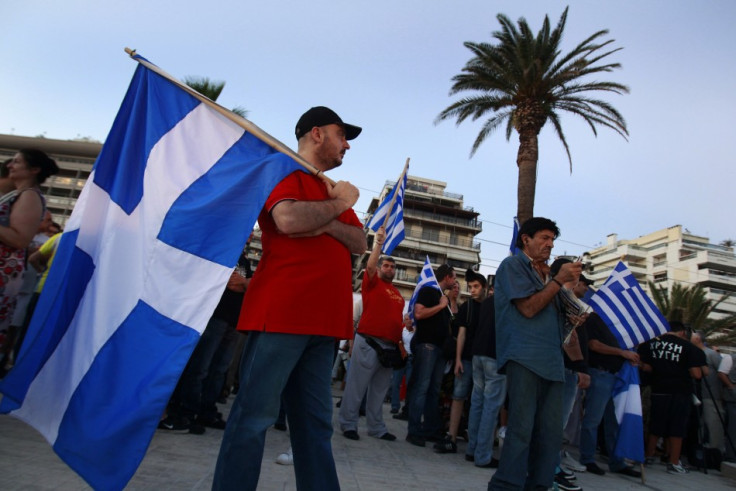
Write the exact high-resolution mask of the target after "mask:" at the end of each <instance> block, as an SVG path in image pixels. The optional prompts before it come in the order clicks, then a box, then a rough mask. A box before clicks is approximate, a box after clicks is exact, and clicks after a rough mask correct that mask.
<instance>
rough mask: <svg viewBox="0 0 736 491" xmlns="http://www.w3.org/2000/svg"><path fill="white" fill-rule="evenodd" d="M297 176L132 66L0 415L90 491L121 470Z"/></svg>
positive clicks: (119, 483) (139, 447)
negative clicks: (29, 430)
mask: <svg viewBox="0 0 736 491" xmlns="http://www.w3.org/2000/svg"><path fill="white" fill-rule="evenodd" d="M296 169H301V167H300V166H299V165H298V164H297V163H296V162H295V161H294V160H293V159H292V158H290V157H288V156H287V155H284V154H281V153H277V152H276V151H274V150H273V149H271V147H269V146H267V145H266V144H265V143H263V142H262V141H261V140H258V139H256V138H255V137H254V136H252V135H251V134H248V133H245V131H244V130H243V129H242V128H241V127H240V126H238V125H236V124H235V123H233V122H232V121H230V120H228V119H227V118H225V117H224V116H222V115H220V114H219V113H217V112H216V111H215V110H214V109H212V108H210V107H209V106H207V105H205V104H203V103H200V102H199V101H198V100H197V99H196V98H195V97H193V96H191V95H190V94H188V93H186V92H185V91H184V90H182V89H181V88H179V87H177V86H176V85H175V84H173V83H172V82H170V81H168V80H166V79H165V78H163V77H162V76H160V75H157V74H156V73H154V72H153V71H151V70H149V69H147V68H145V67H143V66H138V68H137V70H136V72H135V74H134V76H133V80H132V82H131V84H130V87H129V88H128V92H127V94H126V95H125V99H124V100H123V103H122V105H121V107H120V111H119V112H118V115H117V116H116V118H115V121H114V123H113V126H112V129H111V130H110V134H109V135H108V137H107V140H106V142H105V145H104V147H103V148H102V151H101V153H100V155H99V157H98V159H97V161H96V162H95V165H94V167H93V171H92V174H91V175H90V177H89V179H88V180H87V183H86V185H85V187H84V189H83V190H82V193H81V195H80V197H79V200H78V202H77V205H76V207H75V208H74V212H73V213H72V216H71V218H70V219H69V222H68V224H67V226H66V230H65V232H64V234H63V235H62V237H61V240H60V243H59V247H58V250H57V252H56V257H55V259H54V263H53V267H52V268H51V271H50V274H49V277H48V280H47V281H46V285H45V287H44V289H43V294H42V295H41V298H40V300H39V303H38V306H37V308H36V310H35V313H34V316H33V319H32V321H31V325H30V327H29V331H28V334H27V337H26V339H25V342H24V344H23V348H22V351H21V353H20V355H19V358H18V360H17V363H16V365H15V367H14V368H13V370H12V371H11V372H10V374H8V376H7V377H6V378H5V379H4V380H3V381H2V383H1V385H0V392H2V393H3V394H4V397H3V399H2V403H1V404H0V412H3V413H10V414H11V415H13V416H15V417H17V418H19V419H21V420H23V421H25V422H27V423H28V424H30V425H31V426H33V427H34V428H36V429H37V430H38V431H39V432H40V433H41V434H42V435H43V436H44V437H45V438H46V440H48V442H49V443H50V444H51V445H52V446H53V449H54V451H55V452H56V453H57V454H58V455H59V456H60V457H61V458H62V459H63V460H64V461H65V462H66V463H67V464H68V465H69V466H70V467H71V468H72V469H74V470H75V471H76V472H77V473H78V474H79V475H80V476H82V477H83V478H84V479H85V480H86V481H87V482H88V483H89V484H90V486H92V487H93V488H94V489H122V488H123V487H125V485H126V483H127V482H128V481H129V480H130V478H131V477H132V476H133V474H134V473H135V471H136V469H137V468H138V465H139V464H140V462H141V460H142V459H143V457H144V455H145V453H146V450H147V448H148V445H149V443H150V441H151V438H152V437H153V434H154V431H155V430H156V426H157V424H158V422H159V419H160V418H161V415H162V414H163V413H164V410H165V407H166V404H167V401H168V400H169V396H170V395H171V393H172V392H173V390H174V387H175V385H176V382H177V380H178V378H179V375H180V374H181V372H182V370H183V369H184V366H185V365H186V363H187V360H188V359H189V356H190V354H191V353H192V350H193V349H194V347H195V345H196V344H197V341H198V339H199V336H200V334H201V333H202V331H204V328H205V326H206V324H207V322H208V320H209V318H210V316H211V314H212V312H213V311H214V309H215V306H216V305H217V303H218V301H219V299H220V296H221V294H222V292H223V290H224V289H225V285H226V283H227V280H228V278H229V276H230V273H231V272H232V271H233V268H234V267H235V264H236V262H237V259H238V256H239V254H240V252H241V251H242V249H243V246H244V245H245V243H246V240H247V239H248V235H249V234H250V233H251V229H252V226H253V224H254V223H255V221H256V218H257V216H258V213H259V211H260V210H261V208H262V206H263V203H264V202H265V200H266V198H267V197H268V195H269V193H270V192H271V190H272V189H273V187H274V186H275V185H276V184H277V183H278V182H279V181H280V180H281V179H283V178H284V177H285V176H286V175H288V174H289V173H291V172H293V171H294V170H296Z"/></svg>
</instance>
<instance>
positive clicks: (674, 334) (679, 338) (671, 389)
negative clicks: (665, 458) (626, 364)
mask: <svg viewBox="0 0 736 491" xmlns="http://www.w3.org/2000/svg"><path fill="white" fill-rule="evenodd" d="M670 328H671V332H668V333H666V334H663V335H662V336H660V337H659V338H654V339H652V340H650V341H648V342H646V343H643V344H642V345H641V346H640V347H639V355H640V356H641V362H642V369H643V370H644V371H645V372H651V374H652V378H651V385H652V409H651V418H650V425H649V438H648V440H647V446H646V460H647V463H651V462H652V461H653V459H654V451H655V450H656V446H657V440H658V439H659V438H660V437H663V438H667V439H668V442H669V452H670V462H669V463H668V464H667V472H668V473H670V474H686V473H687V472H688V470H687V469H686V468H685V467H683V466H682V464H681V463H680V453H681V451H682V439H683V437H684V436H685V434H686V432H687V421H688V418H689V416H690V406H691V404H692V393H693V383H692V380H693V379H697V380H699V379H700V378H701V377H702V372H701V369H700V367H702V366H703V365H705V354H704V353H703V352H702V351H700V350H699V349H698V348H696V347H695V346H694V345H693V344H692V343H691V342H690V341H688V340H687V339H688V334H687V329H686V328H685V326H684V325H683V324H682V323H681V322H670Z"/></svg>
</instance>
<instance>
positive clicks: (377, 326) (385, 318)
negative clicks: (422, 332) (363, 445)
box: [340, 227, 404, 441]
mask: <svg viewBox="0 0 736 491" xmlns="http://www.w3.org/2000/svg"><path fill="white" fill-rule="evenodd" d="M385 239H386V230H385V229H384V228H383V227H381V228H379V229H378V232H377V233H376V238H375V242H374V244H373V249H372V250H371V254H370V256H368V262H367V263H366V265H365V273H364V274H363V286H362V296H363V314H362V315H361V317H360V323H359V324H358V330H357V332H356V335H355V341H354V343H353V355H352V358H351V360H350V367H349V369H348V377H347V380H346V382H345V393H344V394H343V398H342V403H341V404H340V429H341V430H342V431H343V435H344V436H345V437H346V438H349V439H351V440H358V439H360V437H359V436H358V431H357V430H358V419H359V413H360V404H361V402H362V400H363V395H365V394H366V391H367V393H368V394H367V399H366V407H365V414H366V422H367V423H368V434H369V435H370V436H374V437H376V438H380V439H381V440H387V441H393V440H396V436H394V435H392V434H391V433H389V432H388V429H387V428H386V424H385V423H384V422H383V399H384V398H385V397H386V392H387V391H388V388H389V386H390V385H391V376H392V375H393V368H392V367H390V366H389V367H387V366H383V365H381V363H380V362H379V357H378V353H377V350H379V349H394V350H397V351H398V349H399V346H398V345H399V343H400V342H401V331H402V330H403V328H404V320H403V310H404V298H403V297H402V296H401V294H400V293H399V291H398V290H397V289H396V287H395V286H394V285H393V281H394V275H395V274H396V261H394V259H393V258H392V257H388V256H384V257H382V258H380V264H379V256H380V254H381V246H382V244H383V241H384V240H385Z"/></svg>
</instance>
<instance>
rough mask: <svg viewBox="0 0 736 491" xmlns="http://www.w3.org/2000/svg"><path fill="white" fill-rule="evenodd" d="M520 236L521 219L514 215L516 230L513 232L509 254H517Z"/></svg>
mask: <svg viewBox="0 0 736 491" xmlns="http://www.w3.org/2000/svg"><path fill="white" fill-rule="evenodd" d="M517 237H519V219H518V218H516V217H514V231H513V233H512V234H511V245H509V256H513V255H514V254H516V238H517Z"/></svg>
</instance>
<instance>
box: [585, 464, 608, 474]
mask: <svg viewBox="0 0 736 491" xmlns="http://www.w3.org/2000/svg"><path fill="white" fill-rule="evenodd" d="M585 470H586V471H588V472H590V473H591V474H595V475H597V476H602V475H604V474H605V473H606V471H604V470H603V469H601V468H600V467H598V464H596V463H595V462H591V463H590V464H585Z"/></svg>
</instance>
